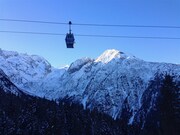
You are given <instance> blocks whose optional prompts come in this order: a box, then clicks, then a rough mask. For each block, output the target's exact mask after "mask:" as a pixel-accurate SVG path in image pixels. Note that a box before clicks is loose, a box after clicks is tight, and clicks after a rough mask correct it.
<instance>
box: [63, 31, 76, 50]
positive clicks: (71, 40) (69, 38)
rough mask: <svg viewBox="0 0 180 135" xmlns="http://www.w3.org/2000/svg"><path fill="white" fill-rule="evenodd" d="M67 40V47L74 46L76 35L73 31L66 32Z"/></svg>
mask: <svg viewBox="0 0 180 135" xmlns="http://www.w3.org/2000/svg"><path fill="white" fill-rule="evenodd" d="M65 41H66V47H67V48H74V41H75V39H74V35H73V34H72V33H67V34H66V38H65Z"/></svg>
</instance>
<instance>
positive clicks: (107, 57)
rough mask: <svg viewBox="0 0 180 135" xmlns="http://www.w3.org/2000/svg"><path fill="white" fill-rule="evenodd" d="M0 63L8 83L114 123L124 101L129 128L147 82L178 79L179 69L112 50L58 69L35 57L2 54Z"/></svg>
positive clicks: (174, 65)
mask: <svg viewBox="0 0 180 135" xmlns="http://www.w3.org/2000/svg"><path fill="white" fill-rule="evenodd" d="M4 52H5V53H4ZM11 53H12V55H11ZM7 54H8V57H7ZM0 60H1V64H0V68H2V69H3V70H4V71H5V72H6V74H7V75H8V77H9V78H10V79H11V80H12V82H13V83H15V84H17V85H19V86H20V87H21V88H22V89H25V90H26V91H27V92H29V93H32V94H34V95H36V96H40V97H46V98H48V99H59V98H69V99H70V100H72V101H74V102H79V103H81V104H82V105H83V106H84V108H90V109H93V108H97V109H98V110H99V111H102V112H105V113H107V114H109V115H111V116H112V117H113V118H114V119H116V118H120V117H121V113H122V106H123V105H124V102H125V100H127V103H128V106H129V108H130V111H131V112H132V116H131V117H130V119H129V123H130V124H131V123H132V122H133V119H134V116H135V115H136V113H137V112H138V110H139V109H140V108H141V106H142V96H143V94H144V92H145V90H146V89H147V88H148V86H149V81H150V80H153V79H154V77H155V75H156V74H157V73H159V74H161V73H162V74H166V73H169V74H174V75H176V79H177V80H179V79H180V78H179V76H180V65H176V64H167V63H154V62H146V61H143V60H140V59H138V58H136V57H134V56H132V55H127V54H125V53H123V52H120V51H117V50H114V49H112V50H107V51H105V52H104V53H103V54H102V55H101V56H99V57H98V58H97V59H96V60H93V59H90V58H83V59H79V60H77V61H75V62H74V63H72V64H71V65H70V67H68V68H62V69H56V68H53V67H51V65H50V64H49V63H48V62H47V61H46V60H44V59H43V58H41V57H38V56H36V57H34V56H28V55H25V54H18V53H15V52H6V51H2V50H1V52H0ZM16 65H18V66H16ZM19 80H20V81H19ZM23 80H24V81H23Z"/></svg>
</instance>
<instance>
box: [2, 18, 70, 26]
mask: <svg viewBox="0 0 180 135" xmlns="http://www.w3.org/2000/svg"><path fill="white" fill-rule="evenodd" d="M0 21H8V22H25V23H46V24H63V25H66V24H68V23H61V22H48V21H37V20H19V19H2V18H0Z"/></svg>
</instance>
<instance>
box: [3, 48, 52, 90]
mask: <svg viewBox="0 0 180 135" xmlns="http://www.w3.org/2000/svg"><path fill="white" fill-rule="evenodd" d="M0 68H1V69H2V70H3V71H4V72H5V74H7V75H8V76H9V78H10V80H11V81H12V82H14V83H16V85H17V86H19V87H21V88H23V86H24V84H25V83H27V82H30V81H34V80H39V79H42V78H44V77H45V76H46V75H47V74H49V73H50V72H51V70H52V67H51V65H50V64H49V63H48V62H47V61H46V60H45V59H44V58H42V57H39V56H37V55H31V56H30V55H27V54H19V53H17V52H13V51H4V50H1V49H0Z"/></svg>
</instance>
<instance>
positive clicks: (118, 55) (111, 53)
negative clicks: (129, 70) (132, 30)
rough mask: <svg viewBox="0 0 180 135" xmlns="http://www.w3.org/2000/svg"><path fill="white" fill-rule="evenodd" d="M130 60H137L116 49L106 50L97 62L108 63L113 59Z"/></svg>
mask: <svg viewBox="0 0 180 135" xmlns="http://www.w3.org/2000/svg"><path fill="white" fill-rule="evenodd" d="M129 58H135V57H134V56H132V55H127V54H125V53H124V52H121V51H118V50H115V49H109V50H106V51H105V52H104V53H103V54H102V55H100V56H99V57H98V58H97V59H96V60H95V62H102V63H108V62H110V61H111V60H113V59H129Z"/></svg>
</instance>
